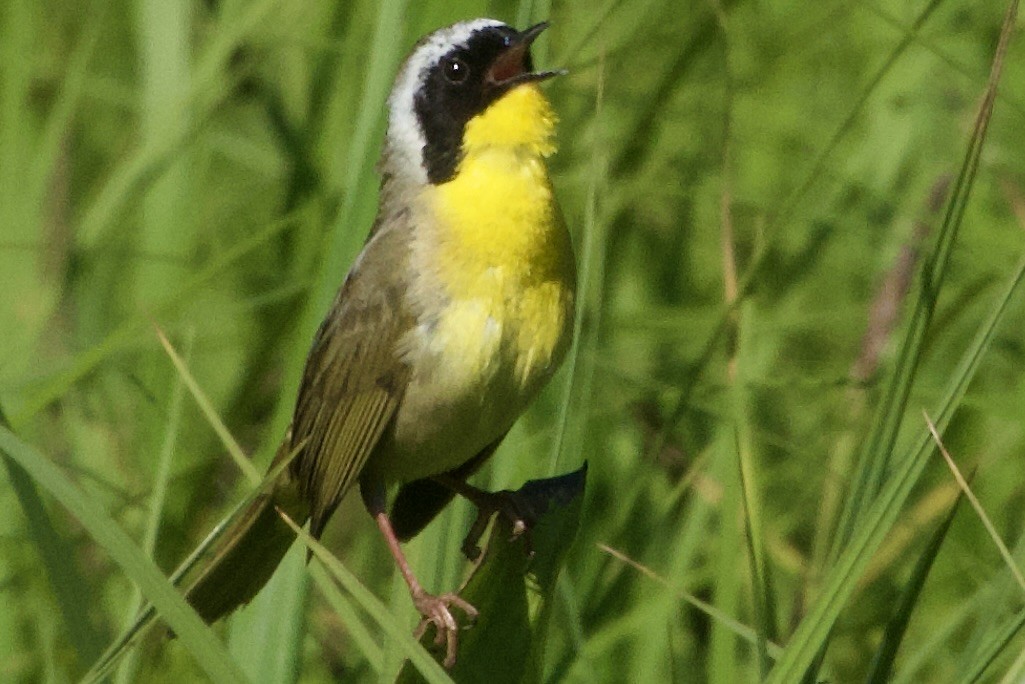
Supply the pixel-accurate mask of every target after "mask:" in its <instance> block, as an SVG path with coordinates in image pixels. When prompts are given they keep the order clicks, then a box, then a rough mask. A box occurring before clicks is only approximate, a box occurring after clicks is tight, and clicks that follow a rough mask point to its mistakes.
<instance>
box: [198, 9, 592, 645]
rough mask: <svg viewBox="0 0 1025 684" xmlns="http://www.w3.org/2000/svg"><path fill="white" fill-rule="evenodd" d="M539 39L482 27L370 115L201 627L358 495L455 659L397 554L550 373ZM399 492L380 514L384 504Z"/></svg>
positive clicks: (450, 601)
mask: <svg viewBox="0 0 1025 684" xmlns="http://www.w3.org/2000/svg"><path fill="white" fill-rule="evenodd" d="M546 27H547V24H546V23H542V24H538V25H536V26H533V27H531V28H529V29H527V30H525V31H517V30H515V29H513V28H511V27H509V26H507V25H505V24H503V23H501V22H498V21H494V20H491V19H477V20H473V21H466V22H461V23H457V24H454V25H452V26H449V27H447V28H443V29H440V30H438V31H435V32H434V33H431V34H430V35H428V36H426V37H425V38H423V39H422V40H421V41H420V42H419V43H417V45H416V47H415V48H414V49H413V51H412V53H411V54H410V55H409V57H408V58H407V59H406V61H405V62H404V64H403V65H402V67H401V68H400V70H399V73H398V76H397V77H396V79H395V85H394V88H393V90H392V92H391V96H390V97H389V99H388V108H389V118H388V128H387V134H386V137H385V141H384V149H383V151H382V155H381V162H380V166H379V169H380V172H381V177H382V180H381V193H380V207H379V210H378V214H377V219H376V221H375V222H374V225H373V227H372V229H371V231H370V235H369V237H368V239H367V242H366V245H365V246H364V248H363V251H362V253H361V254H360V255H359V257H358V258H357V259H356V262H355V264H354V265H353V267H352V269H351V270H350V271H349V274H348V275H347V276H346V278H345V281H344V282H343V284H342V286H341V288H340V289H339V291H338V294H337V296H336V297H335V299H334V302H333V304H332V305H331V308H330V310H329V311H328V313H327V316H326V318H325V319H324V322H323V323H322V324H321V326H320V329H319V330H318V331H317V333H316V336H315V337H314V339H313V344H312V348H311V350H310V353H309V357H308V359H307V361H306V367H305V371H304V372H303V377H302V383H301V385H300V388H299V396H298V399H297V401H296V406H295V412H294V415H293V418H292V424H291V427H290V429H289V434H288V435H287V437H286V439H285V441H284V443H283V445H282V447H281V449H280V450H279V452H278V457H277V459H276V461H275V462H276V463H277V462H280V460H281V459H283V458H285V457H286V455H289V454H293V453H295V455H294V460H292V462H291V463H290V464H289V465H288V467H287V468H286V469H285V470H284V471H283V472H282V474H281V476H280V477H279V478H278V479H277V480H276V481H275V483H274V485H273V487H272V488H271V489H270V490H269V491H268V492H266V493H265V494H263V495H261V496H260V497H259V498H258V499H257V500H256V501H255V502H254V503H253V504H252V505H251V506H250V507H249V508H248V509H247V510H246V511H245V512H244V513H243V514H241V516H240V517H239V518H238V520H237V521H236V522H235V523H234V524H233V525H232V526H231V527H230V528H229V530H228V531H227V532H226V533H225V534H224V535H223V536H222V537H221V540H220V541H219V542H218V544H217V545H216V546H215V548H214V551H213V560H212V562H211V564H209V565H207V566H206V568H205V570H203V571H202V572H201V574H200V575H199V577H198V578H196V579H194V580H193V581H192V582H191V583H189V584H188V586H187V589H186V595H187V598H188V600H189V601H190V603H191V604H192V605H193V606H194V607H195V608H196V610H197V611H198V612H199V613H200V614H201V615H202V616H203V617H204V619H206V620H207V621H213V620H216V619H217V618H219V617H221V616H222V615H224V614H226V613H228V612H230V611H231V610H233V609H234V608H236V607H237V606H238V605H240V604H242V603H245V602H247V601H249V600H250V599H251V598H252V597H253V596H254V595H255V594H256V592H257V591H259V589H260V588H261V587H262V586H263V585H264V584H265V583H266V581H267V580H268V579H269V578H270V576H271V575H272V574H273V572H274V569H275V567H276V566H277V565H278V563H279V562H280V560H281V558H282V557H283V556H284V554H285V552H286V551H287V550H288V548H289V546H291V544H292V542H293V541H294V534H293V533H292V531H291V530H290V529H289V528H288V527H287V526H286V525H285V523H284V522H283V521H282V520H281V519H280V517H279V514H278V512H277V510H276V509H280V510H281V511H282V512H284V513H286V514H287V515H289V516H290V517H291V518H292V519H293V520H295V521H296V522H298V523H300V524H301V523H303V522H305V521H307V520H308V521H309V525H310V527H309V529H310V532H311V534H312V535H313V536H314V537H319V536H320V534H321V533H322V532H323V530H324V526H325V525H326V523H327V521H328V519H329V518H330V516H331V514H332V512H333V511H334V510H335V508H336V507H337V506H338V504H339V502H340V501H341V499H342V497H343V496H344V495H345V494H346V492H347V491H348V490H349V489H350V488H352V486H353V485H356V484H358V485H359V490H360V493H361V495H362V497H363V501H364V503H365V504H366V507H367V510H368V511H369V512H370V514H371V515H372V516H373V517H374V519H375V520H376V522H377V525H378V527H379V528H380V531H381V533H382V535H383V536H384V538H385V540H386V542H387V544H388V547H389V549H390V551H391V553H392V555H393V556H394V557H395V561H396V563H397V565H398V567H399V570H400V571H401V573H402V575H403V577H404V578H405V580H406V583H407V584H408V585H409V591H410V594H411V596H412V599H413V603H414V605H415V606H416V608H417V610H418V611H420V614H421V615H422V616H423V622H422V623H421V627H426V625H428V624H433V625H434V626H435V628H436V629H437V633H438V638H439V643H440V642H445V643H446V644H447V656H446V664H447V665H451V664H452V662H454V659H455V652H456V628H457V623H456V620H455V619H454V617H453V615H452V611H451V607H452V606H456V607H458V608H459V609H461V610H462V611H464V612H466V613H468V614H469V615H470V616H474V615H475V614H476V611H475V609H474V608H473V607H472V606H470V605H469V604H467V603H466V602H465V601H463V600H462V599H460V598H459V597H458V596H456V595H454V594H442V595H433V594H430V593H428V592H427V591H425V590H424V588H423V587H422V586H421V585H420V583H419V582H418V581H417V579H416V577H415V576H414V574H413V572H412V570H411V569H410V567H409V564H408V563H407V562H406V559H405V557H404V555H403V553H402V549H401V547H400V545H399V542H400V540H405V539H408V538H410V537H412V536H413V535H415V534H416V533H417V532H419V531H420V530H421V529H423V527H424V526H425V525H426V524H427V523H428V522H430V520H431V519H432V518H433V517H434V516H435V515H437V513H438V512H439V511H440V510H441V509H442V508H443V507H444V506H445V505H446V504H447V503H448V502H449V501H450V500H451V499H452V497H453V493H454V491H456V490H461V489H464V488H465V487H464V483H465V480H466V478H467V476H469V475H470V474H472V473H473V472H474V471H475V470H476V469H477V468H478V467H479V466H480V465H481V464H482V463H483V462H484V461H485V460H487V459H488V458H489V457H490V456H491V454H492V453H493V452H494V451H495V449H496V448H497V446H498V444H499V442H501V440H502V438H503V436H504V435H505V434H506V432H507V431H508V430H509V428H510V427H511V426H512V424H513V422H514V421H515V420H516V419H517V417H518V416H519V415H520V414H521V413H522V411H523V410H524V408H526V406H527V405H528V404H529V403H530V402H531V400H532V399H533V398H534V396H535V395H536V394H537V393H538V391H539V390H540V389H541V387H542V386H543V385H544V384H545V383H546V382H547V381H548V379H549V378H550V377H551V376H552V373H553V372H554V371H555V369H556V367H557V366H558V365H559V363H560V362H561V360H562V358H563V356H564V354H565V351H566V348H567V346H568V344H569V341H570V337H571V332H572V331H571V328H572V321H573V300H574V283H575V266H574V260H573V252H572V248H571V245H570V239H569V235H568V233H567V232H566V228H565V225H564V223H563V220H562V217H561V214H560V212H559V208H558V206H557V203H556V200H555V197H554V195H553V192H552V185H551V182H550V180H549V176H548V170H547V167H546V164H545V160H546V158H547V157H549V156H550V155H551V154H552V153H554V151H555V143H554V138H553V136H554V126H555V121H556V119H555V115H554V113H553V111H552V108H551V106H550V104H549V102H548V100H547V99H546V98H545V96H544V95H543V94H542V92H541V89H540V87H539V85H540V83H541V82H542V81H545V80H547V79H549V78H551V77H553V76H555V75H556V74H557V73H558V72H553V71H534V68H533V64H532V61H531V57H530V46H531V44H532V43H533V41H534V40H535V39H536V38H537V37H538V36H539V35H540V34H541V32H542V31H544V29H545V28H546ZM395 485H398V493H397V495H396V496H395V498H394V501H393V504H392V507H391V510H390V512H389V510H388V507H387V493H388V492H389V491H390V490H391V489H393V487H394V486H395Z"/></svg>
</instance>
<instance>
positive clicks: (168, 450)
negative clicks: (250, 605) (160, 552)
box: [94, 331, 195, 684]
mask: <svg viewBox="0 0 1025 684" xmlns="http://www.w3.org/2000/svg"><path fill="white" fill-rule="evenodd" d="M194 342H195V332H194V331H191V332H190V334H189V335H188V337H187V338H186V342H185V357H186V358H189V356H190V355H191V351H192V347H193V344H194ZM184 404H185V385H184V383H183V382H182V379H181V377H180V376H179V378H178V379H177V381H176V382H175V383H174V386H173V387H172V389H171V404H170V406H169V408H168V411H167V425H166V427H165V430H164V442H163V444H162V445H161V448H160V456H159V457H158V460H157V472H156V475H155V476H154V478H153V479H154V482H153V493H152V494H151V496H150V505H149V518H148V520H147V521H146V531H145V532H144V534H143V540H142V550H143V553H145V554H146V556H147V557H149V558H153V553H154V551H155V550H156V546H157V534H158V533H159V531H160V518H161V516H162V515H163V512H164V504H165V502H166V500H167V488H168V483H169V481H170V478H171V461H172V458H173V456H174V449H175V445H176V443H177V440H178V431H179V429H180V428H181V422H182V410H183V407H184ZM142 608H143V598H142V593H141V592H140V591H139V589H138V587H136V589H135V596H134V598H133V599H132V601H131V603H130V605H129V607H128V612H127V614H126V615H125V622H124V629H128V628H129V627H130V626H131V624H132V622H133V621H134V620H135V616H136V615H137V614H138V612H139V611H140V610H142ZM99 653H100V652H97V653H96V654H95V655H99ZM94 658H95V656H94ZM138 665H139V661H138V651H132V652H131V653H129V654H128V657H127V658H125V660H124V662H123V663H122V665H121V667H120V668H118V673H117V677H116V678H115V681H116V683H117V684H130V683H131V682H132V681H134V679H135V675H136V672H137V670H138Z"/></svg>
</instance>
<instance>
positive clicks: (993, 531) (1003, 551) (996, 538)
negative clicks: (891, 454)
mask: <svg viewBox="0 0 1025 684" xmlns="http://www.w3.org/2000/svg"><path fill="white" fill-rule="evenodd" d="M922 415H923V416H924V417H925V424H926V425H928V426H929V432H930V434H932V438H933V440H934V441H935V442H936V447H937V448H938V449H939V451H940V454H942V456H943V460H944V461H946V462H947V467H948V468H950V472H951V473H952V474H953V475H954V479H955V480H956V481H957V486H958V487H960V488H961V492H962V493H963V494H964V495H965V496H966V497H967V498H968V501H969V502H970V503H971V504H972V508H974V509H975V513H976V514H977V515H978V516H979V520H981V521H982V526H983V527H985V528H986V532H987V533H988V534H989V537H990V539H992V540H993V544H994V545H996V547H997V550H998V551H1000V557H1001V558H1003V559H1004V563H1005V564H1006V565H1007V568H1008V569H1009V570H1010V571H1011V575H1012V576H1013V577H1014V581H1015V582H1017V583H1018V586H1019V587H1021V590H1022V591H1023V592H1025V576H1022V574H1021V570H1020V569H1019V568H1018V564H1017V563H1015V562H1014V557H1013V556H1011V552H1010V550H1009V549H1008V548H1007V544H1005V543H1004V540H1003V539H1001V538H1000V534H999V533H998V532H997V528H996V527H995V526H994V525H993V521H991V520H990V519H989V516H988V515H986V511H985V509H984V508H983V507H982V504H981V503H979V499H978V498H977V497H976V496H975V492H973V491H972V488H971V487H970V486H969V485H968V481H967V480H965V478H964V475H962V474H961V470H960V468H958V467H957V464H956V463H955V462H954V459H953V458H952V457H951V456H950V452H948V451H947V448H946V447H945V446H944V445H943V440H942V439H941V438H940V434H939V432H937V431H936V425H935V424H934V423H933V421H932V419H931V418H929V414H928V413H926V412H925V411H922Z"/></svg>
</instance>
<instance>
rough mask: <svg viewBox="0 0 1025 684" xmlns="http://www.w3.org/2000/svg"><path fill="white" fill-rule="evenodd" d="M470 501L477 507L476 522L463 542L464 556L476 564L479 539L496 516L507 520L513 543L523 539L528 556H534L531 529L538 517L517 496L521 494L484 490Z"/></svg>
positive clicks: (479, 550)
mask: <svg viewBox="0 0 1025 684" xmlns="http://www.w3.org/2000/svg"><path fill="white" fill-rule="evenodd" d="M471 501H472V502H473V504H474V505H475V506H476V507H477V519H476V520H475V521H474V523H473V525H472V526H471V527H470V531H469V532H467V533H466V538H465V539H464V540H463V546H462V551H463V555H465V556H466V557H467V558H469V559H470V560H471V561H476V560H477V559H478V558H480V554H481V549H480V545H479V542H480V538H481V536H483V535H484V530H486V529H487V527H488V522H489V521H490V520H491V518H492V517H493V516H494V515H495V514H498V515H501V516H502V517H503V518H505V519H506V520H507V521H508V522H509V525H510V526H511V527H512V537H511V538H510V541H512V540H515V539H518V538H520V537H523V543H524V547H525V549H526V552H527V555H528V556H533V555H534V549H533V545H532V544H531V540H530V528H531V527H532V525H533V523H534V520H535V519H536V515H535V514H534V511H533V509H532V508H531V507H530V505H528V504H527V503H526V501H525V500H524V499H523V498H522V497H520V496H518V492H513V491H509V490H505V491H501V492H483V491H481V492H479V495H478V496H475V497H473V498H472V499H471Z"/></svg>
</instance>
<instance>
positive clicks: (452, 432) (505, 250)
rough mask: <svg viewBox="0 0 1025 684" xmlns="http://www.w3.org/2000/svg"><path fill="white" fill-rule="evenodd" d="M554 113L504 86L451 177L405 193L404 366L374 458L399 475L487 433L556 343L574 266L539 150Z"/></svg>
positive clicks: (544, 372) (529, 385)
mask: <svg viewBox="0 0 1025 684" xmlns="http://www.w3.org/2000/svg"><path fill="white" fill-rule="evenodd" d="M553 126H554V116H553V115H552V113H551V110H550V109H549V108H548V104H547V102H546V101H545V99H544V97H543V96H542V95H541V92H540V90H538V89H537V88H536V87H534V86H532V85H524V86H520V87H517V88H515V89H514V90H512V91H511V92H509V93H507V94H506V95H504V96H503V97H502V98H501V99H500V100H498V101H497V102H495V103H494V104H493V105H492V106H491V107H489V108H488V109H487V110H486V111H485V112H484V113H482V114H480V115H478V116H477V117H475V118H474V119H472V120H471V121H470V122H469V124H468V126H467V129H466V131H465V133H464V138H463V153H464V154H463V157H462V160H461V162H460V164H459V166H458V168H457V172H456V174H455V176H454V178H453V179H452V180H450V181H448V182H446V183H443V184H440V185H437V186H428V187H427V188H425V189H424V191H423V193H422V195H420V196H419V198H418V201H417V202H416V203H415V205H416V206H415V208H414V212H415V213H418V214H419V215H418V216H416V217H414V218H415V219H416V220H414V224H415V225H416V226H417V229H416V231H415V232H414V233H413V246H412V255H411V257H412V258H411V263H412V269H411V270H412V273H411V276H412V277H411V281H412V285H411V288H410V306H411V308H412V309H413V310H414V311H415V312H416V313H417V324H416V325H415V326H414V327H413V329H412V330H410V331H409V333H408V334H407V335H406V336H405V337H404V339H403V341H402V344H401V347H402V349H403V350H404V352H403V358H404V359H405V361H406V362H407V363H408V364H409V367H410V368H411V369H412V374H411V377H410V379H409V383H408V386H407V387H406V390H405V394H404V395H403V404H402V407H401V408H400V410H399V413H398V416H397V419H396V426H395V430H394V437H393V439H392V440H391V441H390V442H389V443H388V444H387V445H386V448H385V447H382V449H381V451H382V457H381V458H379V459H377V461H375V462H376V463H379V464H380V465H379V467H380V468H381V469H382V472H383V473H384V474H385V476H386V477H388V478H390V479H396V480H399V481H405V480H408V479H414V478H418V477H426V476H428V475H431V474H435V473H438V472H444V471H446V470H449V469H451V468H454V467H456V466H458V465H460V464H462V463H464V462H465V461H466V460H467V459H469V458H471V457H473V456H474V454H476V453H478V452H479V451H480V450H481V449H483V448H484V447H485V446H486V445H488V444H490V443H492V442H493V441H494V440H495V439H497V438H499V437H501V436H502V435H503V434H505V432H506V431H508V429H509V428H510V426H511V425H512V423H513V422H514V421H515V420H516V418H517V417H518V416H519V414H520V413H521V412H522V411H523V409H524V408H525V407H526V406H527V404H528V403H529V402H530V401H531V400H532V399H533V397H534V396H535V395H536V393H537V392H538V391H539V390H540V388H541V387H542V386H543V385H544V383H545V381H546V380H547V379H548V378H549V377H550V376H551V374H552V373H553V372H554V370H555V368H556V367H557V366H558V364H559V362H560V361H561V360H562V357H563V355H564V352H565V350H566V348H567V346H568V343H569V340H570V336H571V329H572V318H573V313H572V312H573V291H574V281H575V276H574V274H575V267H574V262H573V254H572V249H571V246H570V241H569V236H568V234H567V232H566V227H565V225H564V223H563V221H562V218H561V215H560V213H559V209H558V206H557V205H556V202H555V198H554V196H553V194H552V187H551V183H550V182H549V179H548V173H547V170H546V167H545V163H544V158H545V157H546V156H547V155H549V154H551V153H552V152H553V151H554V146H553V145H552V142H551V137H552V127H553Z"/></svg>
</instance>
